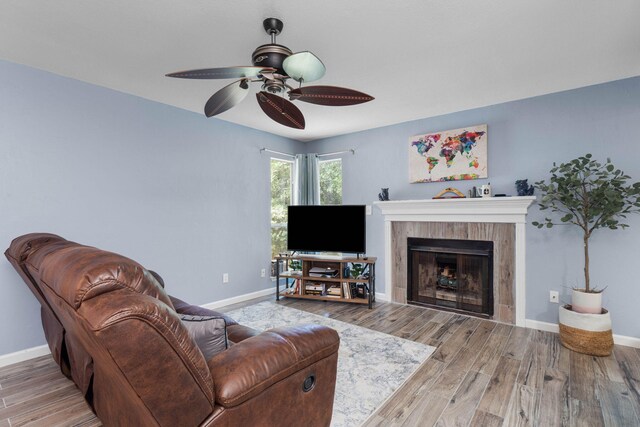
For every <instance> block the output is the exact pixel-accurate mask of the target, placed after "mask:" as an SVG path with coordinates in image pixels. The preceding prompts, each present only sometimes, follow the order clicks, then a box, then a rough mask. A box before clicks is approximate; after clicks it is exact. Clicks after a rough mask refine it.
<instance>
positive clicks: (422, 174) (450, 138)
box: [409, 125, 488, 183]
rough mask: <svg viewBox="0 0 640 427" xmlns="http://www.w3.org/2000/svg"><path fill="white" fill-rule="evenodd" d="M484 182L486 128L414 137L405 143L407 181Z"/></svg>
mask: <svg viewBox="0 0 640 427" xmlns="http://www.w3.org/2000/svg"><path fill="white" fill-rule="evenodd" d="M480 178H488V172H487V125H477V126H470V127H468V128H461V129H454V130H447V131H443V132H434V133H428V134H426V135H416V136H412V137H411V138H410V139H409V181H410V182H411V183H417V182H439V181H460V180H469V179H480Z"/></svg>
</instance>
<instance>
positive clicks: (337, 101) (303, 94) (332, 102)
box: [289, 86, 375, 107]
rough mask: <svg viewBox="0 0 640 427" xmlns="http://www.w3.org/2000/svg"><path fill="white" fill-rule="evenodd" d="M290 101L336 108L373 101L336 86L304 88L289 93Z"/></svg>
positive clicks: (365, 95) (370, 98) (369, 97)
mask: <svg viewBox="0 0 640 427" xmlns="http://www.w3.org/2000/svg"><path fill="white" fill-rule="evenodd" d="M289 99H291V100H292V101H296V100H297V101H304V102H310V103H311V104H318V105H328V106H332V107H338V106H343V105H355V104H362V103H363V102H369V101H372V100H373V99H375V98H374V97H373V96H371V95H367V94H366V93H362V92H358V91H357V90H353V89H347V88H344V87H337V86H305V87H300V88H298V89H293V90H291V91H289Z"/></svg>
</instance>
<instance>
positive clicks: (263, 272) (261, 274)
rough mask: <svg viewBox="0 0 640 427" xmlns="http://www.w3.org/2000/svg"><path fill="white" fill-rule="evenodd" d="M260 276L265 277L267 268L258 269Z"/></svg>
mask: <svg viewBox="0 0 640 427" xmlns="http://www.w3.org/2000/svg"><path fill="white" fill-rule="evenodd" d="M260 277H267V269H266V268H263V269H262V270H260Z"/></svg>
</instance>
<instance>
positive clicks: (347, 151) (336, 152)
mask: <svg viewBox="0 0 640 427" xmlns="http://www.w3.org/2000/svg"><path fill="white" fill-rule="evenodd" d="M345 153H351V154H356V150H354V149H353V148H349V149H348V150H344V151H334V152H333V153H324V154H318V157H324V156H336V155H338V154H345Z"/></svg>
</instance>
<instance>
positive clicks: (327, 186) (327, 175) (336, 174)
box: [319, 159, 342, 205]
mask: <svg viewBox="0 0 640 427" xmlns="http://www.w3.org/2000/svg"><path fill="white" fill-rule="evenodd" d="M319 169H320V204H321V205H341V204H342V160H341V159H332V160H322V161H320V162H319Z"/></svg>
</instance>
